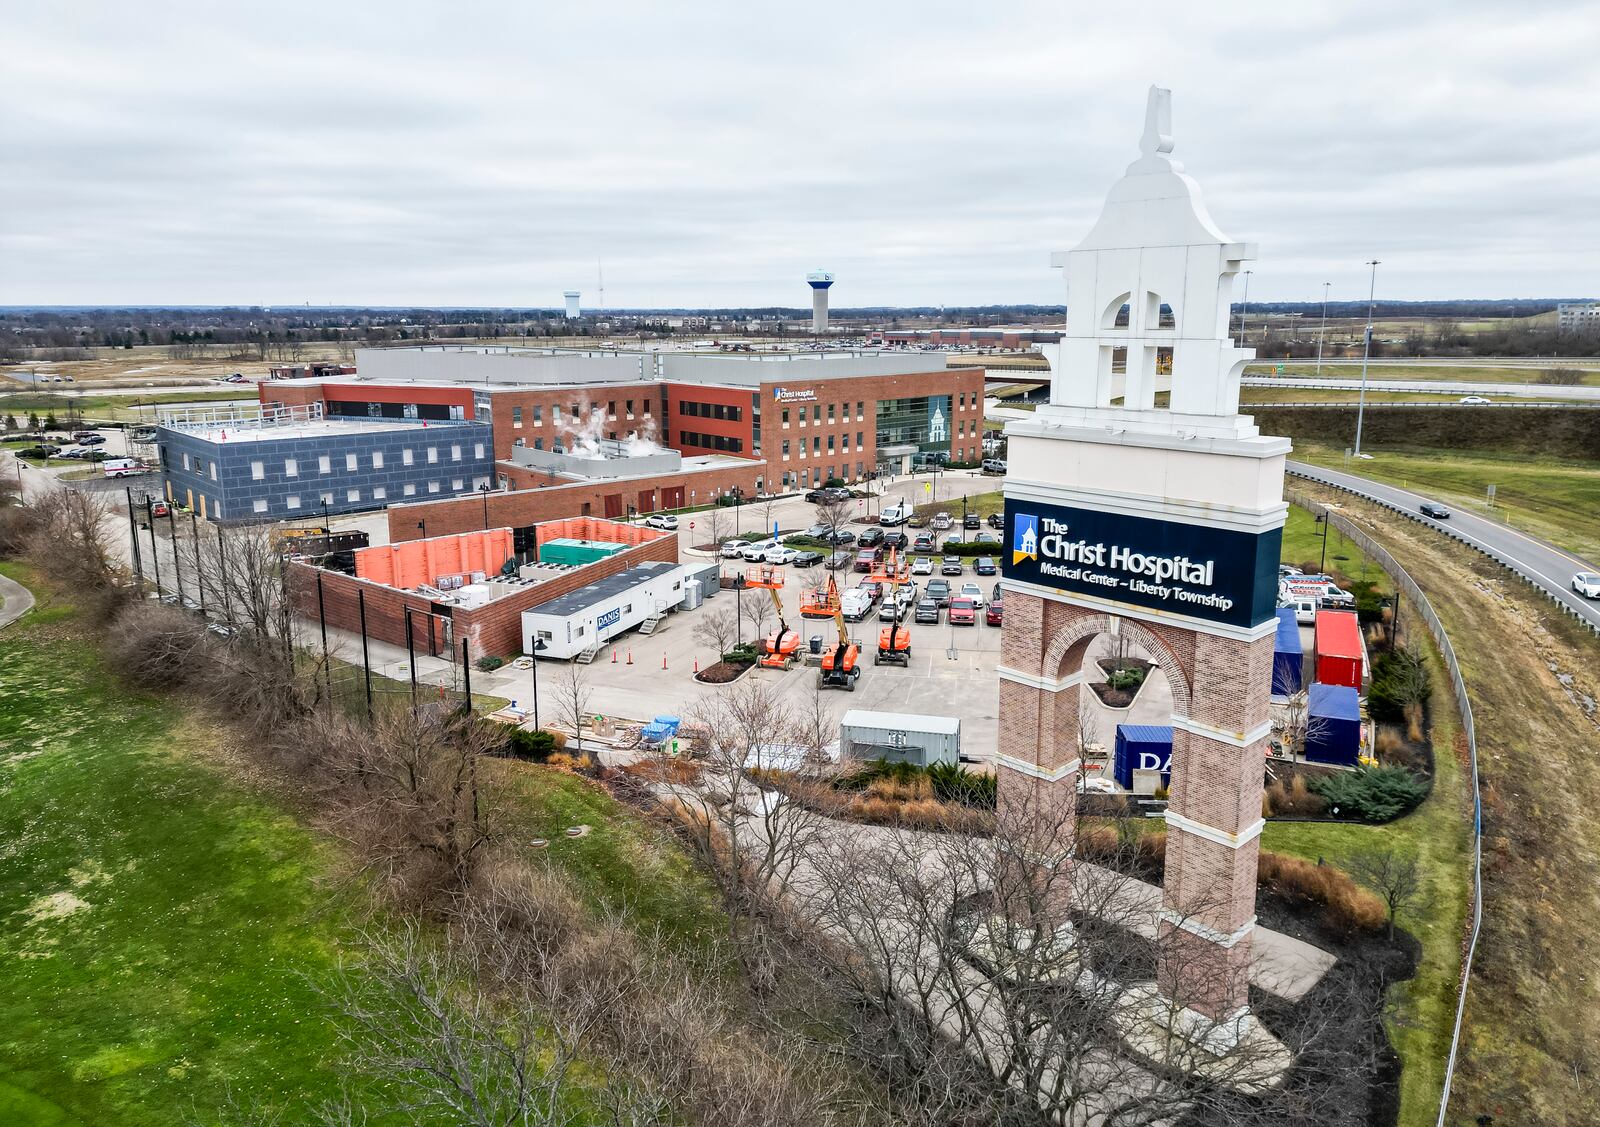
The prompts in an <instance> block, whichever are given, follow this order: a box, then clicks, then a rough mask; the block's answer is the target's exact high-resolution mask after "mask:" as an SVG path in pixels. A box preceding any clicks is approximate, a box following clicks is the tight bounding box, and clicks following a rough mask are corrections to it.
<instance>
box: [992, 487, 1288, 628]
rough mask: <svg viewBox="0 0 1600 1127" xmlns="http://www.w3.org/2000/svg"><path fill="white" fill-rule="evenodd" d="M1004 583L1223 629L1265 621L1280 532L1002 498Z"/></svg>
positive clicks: (1271, 603)
mask: <svg viewBox="0 0 1600 1127" xmlns="http://www.w3.org/2000/svg"><path fill="white" fill-rule="evenodd" d="M1006 528H1007V529H1009V530H1010V535H1011V552H1010V556H1009V562H1008V564H1007V566H1006V569H1005V570H1006V576H1007V578H1010V579H1019V580H1022V581H1023V582H1025V583H1037V584H1039V585H1040V586H1041V587H1052V588H1054V589H1055V590H1058V591H1066V592H1070V593H1072V594H1078V595H1092V596H1094V597H1096V598H1100V599H1111V600H1114V601H1116V602H1121V603H1129V604H1131V605H1133V606H1137V607H1144V608H1146V609H1149V610H1159V611H1165V612H1167V613H1169V614H1181V615H1185V616H1187V617H1189V618H1199V619H1204V620H1206V621H1208V622H1219V623H1224V624H1226V625H1229V626H1244V627H1252V626H1259V625H1260V624H1261V623H1263V622H1266V621H1269V620H1270V619H1271V618H1272V617H1273V609H1274V607H1275V606H1276V604H1277V594H1278V551H1279V546H1280V544H1281V542H1282V539H1283V530H1282V529H1277V528H1275V529H1273V530H1272V531H1270V532H1261V533H1255V532H1239V531H1236V530H1234V529H1225V528H1205V527H1202V526H1200V525H1194V524H1181V523H1179V522H1177V521H1166V520H1152V519H1151V518H1149V517H1135V516H1127V515H1125V514H1122V513H1106V512H1100V511H1099V510H1097V509H1079V508H1072V507H1069V506H1065V505H1045V504H1040V503H1038V502H1034V501H1026V500H1021V499H1019V498H1015V497H1007V498H1006Z"/></svg>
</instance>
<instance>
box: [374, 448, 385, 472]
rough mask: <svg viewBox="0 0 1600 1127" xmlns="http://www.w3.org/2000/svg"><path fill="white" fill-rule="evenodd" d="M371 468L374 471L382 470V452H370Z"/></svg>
mask: <svg viewBox="0 0 1600 1127" xmlns="http://www.w3.org/2000/svg"><path fill="white" fill-rule="evenodd" d="M372 468H373V469H375V470H381V469H383V451H382V450H374V451H373V452H372Z"/></svg>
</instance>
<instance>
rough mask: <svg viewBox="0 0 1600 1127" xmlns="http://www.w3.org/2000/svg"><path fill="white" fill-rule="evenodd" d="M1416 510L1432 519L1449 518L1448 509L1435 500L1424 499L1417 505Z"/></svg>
mask: <svg viewBox="0 0 1600 1127" xmlns="http://www.w3.org/2000/svg"><path fill="white" fill-rule="evenodd" d="M1417 511H1418V512H1420V513H1421V514H1422V515H1423V516H1425V517H1432V518H1433V519H1434V520H1449V519H1450V510H1449V509H1447V508H1445V507H1444V506H1443V505H1441V504H1439V502H1437V501H1424V502H1422V504H1420V505H1418V506H1417Z"/></svg>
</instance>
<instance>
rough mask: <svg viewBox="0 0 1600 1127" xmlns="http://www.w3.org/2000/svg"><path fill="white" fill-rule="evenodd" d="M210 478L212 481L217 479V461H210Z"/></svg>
mask: <svg viewBox="0 0 1600 1127" xmlns="http://www.w3.org/2000/svg"><path fill="white" fill-rule="evenodd" d="M211 480H212V481H216V480H217V463H215V462H212V463H211Z"/></svg>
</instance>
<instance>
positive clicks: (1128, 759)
mask: <svg viewBox="0 0 1600 1127" xmlns="http://www.w3.org/2000/svg"><path fill="white" fill-rule="evenodd" d="M1135 769H1138V770H1141V771H1149V770H1157V771H1160V772H1161V785H1162V786H1170V785H1171V783H1172V727H1171V725H1167V724H1118V725H1117V748H1116V758H1115V759H1114V760H1113V762H1112V765H1111V773H1112V774H1113V775H1115V776H1116V779H1117V785H1119V786H1120V787H1122V789H1123V790H1132V789H1133V772H1134V770H1135Z"/></svg>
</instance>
